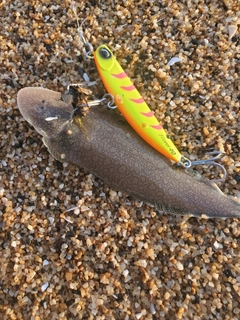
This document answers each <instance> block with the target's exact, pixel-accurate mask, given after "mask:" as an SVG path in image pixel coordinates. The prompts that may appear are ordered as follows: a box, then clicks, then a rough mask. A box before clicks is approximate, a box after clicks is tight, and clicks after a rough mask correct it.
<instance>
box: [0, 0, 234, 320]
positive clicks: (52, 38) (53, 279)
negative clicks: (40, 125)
mask: <svg viewBox="0 0 240 320" xmlns="http://www.w3.org/2000/svg"><path fill="white" fill-rule="evenodd" d="M75 8H76V12H77V14H78V19H79V23H80V24H81V23H82V22H83V21H84V19H86V21H85V22H84V24H83V32H84V37H85V39H86V41H89V42H90V43H91V44H92V45H93V47H94V48H95V49H96V48H97V47H98V46H99V45H100V44H102V43H105V44H107V45H108V46H109V48H111V50H112V51H113V52H114V55H115V56H116V57H117V59H118V61H119V63H120V64H121V65H122V67H123V69H124V70H126V72H127V74H128V76H129V77H130V78H131V79H132V81H133V82H134V85H135V86H136V87H137V88H138V90H139V91H140V93H141V94H142V96H143V97H144V99H145V100H146V102H147V103H148V105H149V106H150V107H151V109H152V110H154V112H155V115H156V117H157V118H158V120H159V121H160V122H161V123H162V124H164V128H165V129H166V130H167V132H168V134H169V135H170V137H171V139H172V140H173V141H174V143H175V144H176V146H177V147H178V149H179V150H181V152H182V153H183V154H184V155H185V156H187V157H189V158H190V159H191V160H195V159H199V158H202V157H204V154H205V153H206V151H208V150H212V149H215V150H221V151H223V152H225V153H226V154H225V156H224V157H223V158H222V160H221V164H223V165H224V167H225V168H226V170H227V174H228V175H227V178H226V180H225V181H224V182H221V183H218V186H219V188H220V189H221V190H222V192H223V193H224V194H226V195H228V196H230V197H237V198H240V152H239V151H240V108H239V107H240V90H239V89H240V80H239V74H240V68H239V66H240V64H239V62H240V50H239V48H240V47H239V41H240V40H239V39H240V37H239V35H240V33H239V31H240V29H239V25H240V5H239V1H238V0H229V1H226V0H223V1H219V0H212V1H208V0H207V1H203V0H196V1H187V0H182V1H174V0H163V1H157V0H155V1H154V0H153V1H150V0H149V1H147V0H141V1H131V0H125V1H123V0H121V1H120V0H119V1H118V0H116V1H109V0H107V1H100V0H99V1H97V0H91V1H90V0H89V1H77V2H76V3H75ZM0 17H1V20H0V21H1V25H0V70H1V73H0V79H1V82H0V83H1V84H0V115H1V123H0V137H1V139H0V158H1V159H0V160H1V161H0V268H1V273H0V318H1V319H2V320H9V319H11V320H15V319H16V320H22V319H23V320H42V319H44V320H54V319H56V320H80V319H84V320H87V319H88V320H91V319H97V320H103V319H107V320H110V319H117V320H120V319H124V320H130V319H131V320H135V319H140V320H157V319H164V320H165V319H166V320H167V319H171V320H173V319H184V320H200V319H204V320H208V319H217V320H237V319H239V318H240V220H239V219H206V218H201V219H200V218H194V217H190V218H189V217H186V216H185V217H182V216H174V215H170V214H166V213H164V212H158V211H157V210H155V208H154V207H151V206H148V205H147V204H146V203H143V202H141V201H139V200H138V199H135V198H133V197H132V196H129V195H127V194H125V193H124V192H122V191H121V190H114V189H112V188H111V187H110V186H108V185H106V184H104V183H103V182H102V181H101V180H100V179H98V178H97V177H95V176H93V175H92V174H91V172H87V171H85V170H83V169H82V168H77V167H74V166H73V165H70V164H67V163H64V162H63V163H60V162H58V161H57V160H55V159H54V158H53V157H52V156H51V155H50V154H49V152H48V150H47V148H46V147H45V146H44V144H43V142H42V140H41V136H40V135H39V134H38V133H37V132H36V131H35V130H34V129H33V127H31V126H30V125H29V124H28V123H27V122H26V121H25V120H24V118H23V117H22V115H21V114H20V112H19V109H18V107H17V99H16V97H17V92H18V91H19V90H20V89H21V88H24V87H35V86H36V87H44V88H48V89H51V90H55V91H59V92H64V91H65V90H66V88H67V86H68V85H69V84H71V83H81V82H84V80H83V78H82V75H81V72H82V70H85V71H86V73H87V75H88V76H89V78H90V80H91V81H96V85H94V86H92V87H91V90H92V91H93V93H94V95H95V97H97V98H101V97H102V96H103V95H104V94H105V93H106V91H105V88H104V86H103V84H102V82H101V80H100V77H99V75H98V73H97V70H96V66H95V65H94V62H93V60H91V59H86V57H84V55H83V52H82V46H83V43H82V42H81V39H80V37H79V33H78V30H77V22H76V17H75V15H74V13H73V10H72V3H71V1H67V0H66V1H59V0H56V1H54V3H53V2H51V1H48V0H45V1H33V0H31V1H24V2H23V1H19V0H11V1H5V0H3V1H1V3H0ZM173 58H175V59H173ZM197 169H198V172H199V173H200V174H203V175H204V176H206V177H207V178H210V179H212V178H213V173H214V172H215V170H216V169H214V168H211V169H210V168H209V167H198V168H197Z"/></svg>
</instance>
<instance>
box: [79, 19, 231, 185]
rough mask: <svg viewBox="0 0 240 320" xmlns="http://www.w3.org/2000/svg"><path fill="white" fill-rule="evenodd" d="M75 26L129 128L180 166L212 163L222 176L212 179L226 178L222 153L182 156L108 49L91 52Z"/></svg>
mask: <svg viewBox="0 0 240 320" xmlns="http://www.w3.org/2000/svg"><path fill="white" fill-rule="evenodd" d="M77 23H78V20H77ZM78 30H79V35H80V37H81V39H82V42H83V48H82V50H83V53H84V55H85V56H86V57H87V58H94V61H95V64H96V67H97V70H98V73H99V75H100V77H101V79H102V81H103V84H104V86H105V88H106V90H107V92H108V93H109V94H110V95H111V97H113V99H114V102H115V104H116V106H117V107H118V110H119V111H120V113H121V114H122V115H123V116H124V118H125V119H126V120H127V122H128V123H129V124H130V125H131V126H132V128H133V129H134V130H135V131H136V132H137V133H138V134H139V135H140V136H141V137H142V138H143V139H144V140H145V141H146V142H147V143H148V144H149V145H151V146H152V147H153V148H154V149H156V150H157V151H158V152H160V153H161V154H163V155H164V156H166V157H167V158H169V159H170V160H172V161H173V162H175V163H177V164H178V165H180V166H182V167H184V168H190V167H192V166H194V165H204V164H211V165H215V166H218V167H220V168H221V169H222V171H223V177H222V178H221V179H218V180H214V181H222V180H224V179H225V178H226V170H225V168H224V167H223V166H222V165H221V164H219V163H217V162H215V160H216V159H219V158H220V157H221V156H222V155H223V154H224V153H223V152H221V151H214V152H213V153H212V154H213V155H215V157H213V158H210V159H206V160H196V161H190V160H189V159H188V158H186V157H185V156H183V155H182V154H181V153H180V152H179V150H178V149H177V147H176V146H175V145H174V143H173V142H172V140H171V139H170V138H169V137H168V135H167V133H166V131H165V130H164V129H163V127H162V125H161V124H160V123H159V122H158V120H157V118H156V117H155V116H154V112H153V111H152V110H150V108H149V107H148V105H147V104H146V102H145V101H144V99H143V97H142V96H141V95H140V93H139V92H138V90H137V89H136V87H135V86H134V85H133V83H132V81H131V80H130V78H129V77H128V76H127V74H126V73H125V71H124V70H123V69H122V67H121V66H120V64H119V63H118V61H117V59H116V58H115V56H114V55H113V53H112V51H111V50H110V49H109V48H108V47H107V46H106V45H100V46H99V47H98V48H97V50H96V51H95V52H94V50H93V47H92V45H91V43H89V42H87V41H86V40H85V38H84V36H83V33H82V32H81V31H80V30H81V27H80V26H79V24H78ZM103 100H104V99H101V100H98V102H99V103H100V102H102V101H103ZM92 103H93V104H92V105H96V102H95V101H93V102H92ZM89 106H90V105H89Z"/></svg>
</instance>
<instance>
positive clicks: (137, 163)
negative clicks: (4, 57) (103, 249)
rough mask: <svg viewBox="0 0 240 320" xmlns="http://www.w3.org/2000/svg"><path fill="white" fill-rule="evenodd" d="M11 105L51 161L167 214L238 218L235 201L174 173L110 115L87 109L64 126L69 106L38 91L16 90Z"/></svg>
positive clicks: (100, 109)
mask: <svg viewBox="0 0 240 320" xmlns="http://www.w3.org/2000/svg"><path fill="white" fill-rule="evenodd" d="M17 101H18V107H19V109H20V111H21V113H22V115H23V116H24V118H25V119H26V120H27V121H28V122H29V123H30V124H31V125H32V126H33V127H34V128H35V129H36V130H37V132H39V133H40V134H41V135H42V136H43V141H44V143H45V145H46V146H47V148H48V150H49V152H50V153H51V154H52V155H53V156H54V157H55V158H56V159H58V160H60V161H63V160H64V161H66V162H69V163H72V164H74V165H76V166H79V167H84V168H86V169H87V170H89V171H90V172H91V173H93V174H95V175H96V176H98V177H100V178H101V179H102V180H103V181H104V182H106V183H107V184H109V185H111V186H113V187H115V188H117V189H119V190H122V191H125V192H127V193H129V194H131V195H133V196H135V197H136V198H138V199H141V200H145V201H146V202H148V203H151V204H154V205H155V206H156V208H158V209H162V210H164V211H165V212H168V213H174V214H189V215H195V216H201V215H206V216H208V217H221V218H225V217H240V202H239V201H237V200H234V199H230V198H228V197H227V196H225V195H224V194H223V193H222V192H221V191H220V189H219V188H218V187H217V186H216V184H214V183H213V182H211V181H209V180H207V179H205V178H204V177H201V176H194V175H193V174H192V173H189V172H188V171H186V170H183V169H182V168H181V169H177V168H176V169H175V168H174V167H173V166H172V165H171V161H170V160H168V159H167V158H166V157H165V156H163V155H161V154H160V153H159V152H158V151H156V150H155V149H153V148H152V147H151V146H150V145H149V144H148V143H146V142H145V141H144V140H143V139H141V137H139V135H138V134H137V133H136V132H135V131H134V130H133V129H132V128H131V126H129V124H128V123H127V122H126V121H125V120H124V118H123V117H121V116H120V115H118V114H117V113H116V112H115V111H114V110H109V109H107V108H105V107H99V106H96V107H91V108H90V111H89V112H88V114H87V115H86V116H84V117H82V118H81V119H80V121H79V119H77V121H75V120H74V118H73V120H72V121H69V119H70V114H71V112H72V105H71V104H68V103H66V102H64V101H63V100H62V99H61V93H59V92H55V91H51V90H48V89H43V88H24V89H21V90H20V91H19V92H18V97H17ZM46 119H48V120H46ZM49 119H50V120H49Z"/></svg>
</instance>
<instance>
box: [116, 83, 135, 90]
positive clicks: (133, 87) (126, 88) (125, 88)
mask: <svg viewBox="0 0 240 320" xmlns="http://www.w3.org/2000/svg"><path fill="white" fill-rule="evenodd" d="M120 88H121V89H123V90H126V91H132V90H134V89H136V88H135V86H134V85H133V84H131V85H130V86H120Z"/></svg>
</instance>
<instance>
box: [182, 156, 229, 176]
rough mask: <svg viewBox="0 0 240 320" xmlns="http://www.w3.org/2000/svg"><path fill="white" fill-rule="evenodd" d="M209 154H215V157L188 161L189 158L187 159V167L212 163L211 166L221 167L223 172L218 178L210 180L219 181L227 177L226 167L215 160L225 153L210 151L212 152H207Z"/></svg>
mask: <svg viewBox="0 0 240 320" xmlns="http://www.w3.org/2000/svg"><path fill="white" fill-rule="evenodd" d="M209 154H211V155H215V157H212V158H209V159H205V160H195V161H190V160H188V159H187V160H188V161H189V162H190V163H188V166H187V168H190V167H192V166H198V165H205V164H206V165H213V166H216V167H219V168H221V170H222V172H223V177H222V178H219V179H213V180H211V181H213V182H221V181H223V180H225V179H226V177H227V171H226V169H225V168H224V166H223V165H222V164H220V163H218V162H216V161H215V160H218V159H219V158H221V157H222V156H223V155H224V154H225V152H222V151H212V152H209Z"/></svg>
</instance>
